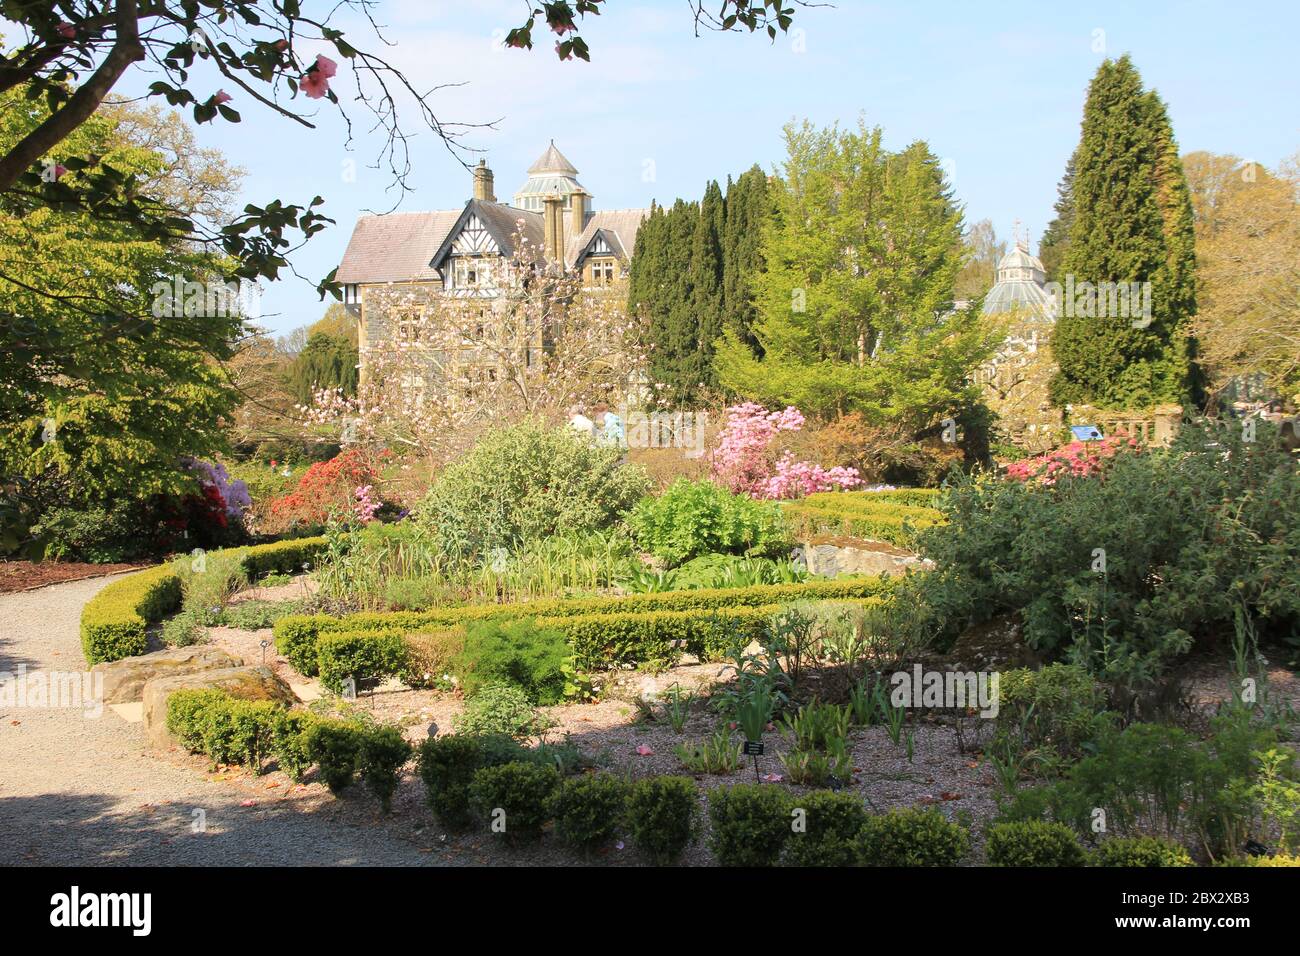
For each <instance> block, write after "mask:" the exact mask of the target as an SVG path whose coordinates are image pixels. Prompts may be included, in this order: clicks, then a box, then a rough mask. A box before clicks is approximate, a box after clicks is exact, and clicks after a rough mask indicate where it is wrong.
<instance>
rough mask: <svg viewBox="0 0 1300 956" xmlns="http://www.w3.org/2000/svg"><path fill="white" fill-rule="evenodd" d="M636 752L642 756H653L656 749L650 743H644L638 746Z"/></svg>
mask: <svg viewBox="0 0 1300 956" xmlns="http://www.w3.org/2000/svg"><path fill="white" fill-rule="evenodd" d="M636 752H637V753H638V754H640V755H641V756H642V757H651V756H654V752H655V751H654V748H653V747H651V746H649V745H648V744H642V745H641V746H639V747H637V748H636Z"/></svg>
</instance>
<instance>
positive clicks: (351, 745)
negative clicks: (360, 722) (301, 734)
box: [307, 718, 365, 795]
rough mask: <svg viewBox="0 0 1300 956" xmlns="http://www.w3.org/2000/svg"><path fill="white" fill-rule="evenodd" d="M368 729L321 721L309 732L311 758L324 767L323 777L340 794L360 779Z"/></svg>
mask: <svg viewBox="0 0 1300 956" xmlns="http://www.w3.org/2000/svg"><path fill="white" fill-rule="evenodd" d="M364 734H365V729H364V728H362V727H358V726H357V725H356V724H354V723H350V722H348V721H345V720H337V719H332V718H325V719H321V720H317V721H315V722H313V723H312V725H311V726H310V727H309V728H308V730H307V755H308V756H309V757H310V758H311V760H312V762H313V763H315V764H317V765H318V766H319V767H320V777H321V780H322V781H324V783H325V786H327V787H329V788H330V792H331V793H333V794H335V795H338V794H340V793H342V792H343V791H344V790H346V789H347V788H348V786H349V785H350V784H351V783H352V778H353V777H354V776H356V772H357V762H358V760H359V759H360V757H361V740H362V736H363V735H364Z"/></svg>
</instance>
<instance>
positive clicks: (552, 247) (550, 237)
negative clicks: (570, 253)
mask: <svg viewBox="0 0 1300 956" xmlns="http://www.w3.org/2000/svg"><path fill="white" fill-rule="evenodd" d="M563 206H564V196H562V195H561V194H559V193H550V194H549V195H546V196H543V197H542V236H543V241H544V244H545V251H546V258H547V260H548V261H550V262H557V263H559V264H560V265H561V266H563V265H564V210H563V208H562V207H563Z"/></svg>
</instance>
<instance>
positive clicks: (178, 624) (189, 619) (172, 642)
mask: <svg viewBox="0 0 1300 956" xmlns="http://www.w3.org/2000/svg"><path fill="white" fill-rule="evenodd" d="M206 622H207V618H206V616H205V615H204V614H203V612H202V611H200V610H198V609H197V608H195V609H190V608H185V609H182V610H181V612H180V613H179V614H177V615H175V616H174V617H169V618H168V619H167V620H165V621H163V625H162V633H161V636H162V640H163V643H164V644H166V645H167V646H168V647H189V646H190V645H192V644H198V643H199V642H200V641H202V640H203V638H204V637H205V636H206V632H205V631H204V626H205V624H206Z"/></svg>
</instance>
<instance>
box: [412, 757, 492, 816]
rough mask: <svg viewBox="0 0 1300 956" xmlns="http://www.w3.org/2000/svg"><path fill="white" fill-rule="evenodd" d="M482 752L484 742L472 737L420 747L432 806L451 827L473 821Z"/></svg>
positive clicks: (419, 762)
mask: <svg viewBox="0 0 1300 956" xmlns="http://www.w3.org/2000/svg"><path fill="white" fill-rule="evenodd" d="M481 753H482V745H481V743H480V739H479V738H478V737H473V736H470V735H469V734H447V735H445V736H442V737H430V738H429V739H427V740H425V741H424V742H423V743H421V744H420V746H419V749H418V752H417V754H416V765H417V768H418V770H419V773H420V779H421V780H423V781H424V787H425V793H426V795H427V797H428V800H429V806H430V808H431V809H432V810H433V812H434V813H435V814H437V816H438V819H439V820H441V821H442V823H443V825H444V826H446V827H448V828H451V829H459V828H462V827H465V826H467V825H468V824H469V822H470V819H471V815H470V804H469V785H470V782H471V781H472V780H473V779H474V772H475V771H476V770H478V769H479V768H480V766H482V764H481V763H480V760H481Z"/></svg>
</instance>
